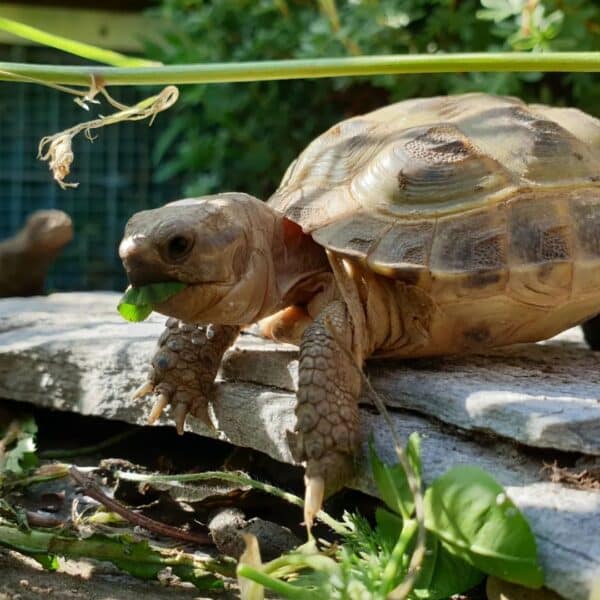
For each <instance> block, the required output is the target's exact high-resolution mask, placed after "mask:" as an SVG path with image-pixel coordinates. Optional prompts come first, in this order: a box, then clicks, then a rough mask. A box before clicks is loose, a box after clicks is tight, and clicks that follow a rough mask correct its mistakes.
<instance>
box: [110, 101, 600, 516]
mask: <svg viewBox="0 0 600 600" xmlns="http://www.w3.org/2000/svg"><path fill="white" fill-rule="evenodd" d="M120 256H121V258H122V260H123V264H124V267H125V269H126V272H127V275H128V278H129V281H130V283H131V285H132V286H134V288H135V287H140V286H145V285H147V284H154V283H159V282H182V283H185V284H187V286H186V287H185V288H184V289H183V290H182V291H179V292H177V293H176V294H175V295H173V296H172V297H170V298H168V299H166V300H164V301H162V302H158V303H157V304H156V305H155V306H154V308H155V310H157V311H158V312H160V313H163V314H165V315H168V316H170V317H171V318H170V319H169V320H168V321H167V326H166V330H165V333H163V335H162V337H161V338H160V340H159V345H158V349H157V353H156V355H155V357H154V359H153V368H152V370H151V372H150V376H149V380H148V382H146V383H145V384H144V385H143V386H142V387H141V388H140V389H139V390H138V392H137V396H144V395H146V394H148V393H150V392H154V394H155V395H156V396H157V403H156V405H155V408H154V409H153V410H152V413H151V421H154V420H155V419H156V418H157V416H158V415H159V414H160V412H161V411H162V409H163V408H164V407H165V406H166V405H167V404H168V403H170V404H171V405H172V411H173V416H174V419H175V421H176V424H177V428H178V430H179V431H180V432H181V431H183V425H184V421H185V418H186V415H187V414H188V413H191V414H193V415H195V416H196V417H199V418H200V419H202V420H204V421H206V422H209V421H210V418H209V416H208V408H207V407H208V404H209V402H210V400H211V398H212V396H213V392H214V387H213V379H214V377H215V375H216V373H217V369H218V367H219V363H220V361H221V359H222V356H223V354H224V352H225V350H226V349H227V348H228V347H229V346H230V345H231V344H232V343H233V342H234V340H235V339H236V337H237V335H238V333H239V332H240V329H241V328H242V327H244V326H247V325H249V324H252V323H256V322H259V325H260V328H261V331H262V332H263V334H264V335H266V336H268V337H270V338H273V339H275V340H282V341H286V342H292V343H296V344H298V345H299V346H300V357H299V379H298V392H297V406H296V409H295V413H296V417H297V424H296V428H295V432H294V433H293V434H292V435H291V436H290V446H291V449H292V452H293V455H294V456H295V458H296V459H297V460H298V461H299V462H302V463H304V465H305V483H306V500H307V502H306V508H305V518H306V522H307V523H308V524H309V525H310V523H311V522H312V519H313V517H314V515H315V513H316V511H317V510H318V509H319V508H320V506H321V504H322V502H323V498H324V496H326V495H328V494H330V493H332V492H333V491H335V490H337V489H339V488H340V487H341V486H342V485H343V484H344V482H346V481H347V480H348V478H349V477H350V476H351V474H352V467H353V456H354V454H355V451H356V448H357V446H358V444H359V441H360V436H359V415H358V408H357V400H358V397H359V393H360V391H361V383H362V379H361V367H362V365H363V363H364V361H365V360H366V359H367V358H370V357H397V358H404V357H423V356H432V355H444V354H454V353H464V352H474V351H479V350H482V349H485V348H491V347H495V346H502V345H506V344H514V343H517V342H532V341H537V340H542V339H545V338H548V337H550V336H553V335H555V334H556V333H558V332H560V331H561V330H564V329H566V328H568V327H571V326H573V325H575V324H579V323H582V322H583V321H585V320H587V319H589V318H591V317H593V316H594V315H596V314H597V313H599V312H600V121H599V120H597V119H595V118H594V117H592V116H590V115H588V114H585V113H584V112H581V111H580V110H577V109H574V108H552V107H549V106H543V105H539V104H531V105H527V104H526V103H524V102H522V101H521V100H519V99H517V98H513V97H499V96H493V95H488V94H483V93H477V94H466V95H457V96H441V97H434V98H426V99H413V100H406V101H403V102H399V103H397V104H392V105H390V106H387V107H384V108H381V109H379V110H375V111H374V112H371V113H369V114H365V115H363V116H358V117H354V118H350V119H347V120H345V121H342V122H341V123H339V124H337V125H335V126H333V127H332V128H331V129H329V130H328V131H326V132H325V133H323V134H322V135H321V136H319V137H317V138H316V139H315V140H314V141H313V142H312V143H310V144H309V145H308V147H307V148H306V149H305V150H304V151H303V152H302V153H301V154H300V155H299V157H298V158H297V159H296V160H295V161H294V162H293V163H292V164H291V165H290V167H289V168H288V170H287V172H286V174H285V176H284V177H283V180H282V182H281V184H280V186H279V188H278V189H277V190H276V191H275V193H274V194H273V195H272V196H271V198H270V199H269V200H268V201H267V202H262V201H260V200H258V199H256V198H254V197H252V196H249V195H247V194H243V193H223V194H218V195H212V196H206V197H203V198H193V199H185V200H180V201H176V202H173V203H171V204H168V205H166V206H164V207H162V208H158V209H155V210H148V211H143V212H140V213H137V214H135V215H134V216H133V217H132V218H131V219H130V220H129V222H128V223H127V226H126V230H125V237H124V239H123V241H122V243H121V246H120Z"/></svg>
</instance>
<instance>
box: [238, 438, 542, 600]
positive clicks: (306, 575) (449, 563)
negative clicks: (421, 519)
mask: <svg viewBox="0 0 600 600" xmlns="http://www.w3.org/2000/svg"><path fill="white" fill-rule="evenodd" d="M406 455H407V456H408V457H409V461H410V464H411V468H412V469H413V471H414V472H415V473H416V474H417V475H418V477H420V464H421V461H420V444H419V438H418V436H417V435H416V434H413V435H412V436H411V438H410V439H409V442H408V444H407V448H406ZM371 465H372V469H373V475H374V477H375V481H376V483H377V487H378V489H379V492H380V494H381V497H382V498H383V500H384V502H385V504H386V506H387V508H379V509H378V510H377V513H376V524H375V525H374V526H373V525H371V524H370V523H369V522H368V521H367V520H365V519H364V518H362V517H361V516H360V515H357V514H348V513H347V514H346V515H345V518H344V522H345V525H346V528H345V530H344V529H340V528H338V531H339V532H340V533H341V535H342V544H341V546H340V547H339V548H332V549H331V550H330V552H329V553H328V554H324V553H323V552H319V551H318V550H317V548H316V546H315V544H314V543H312V542H311V543H308V544H306V545H304V546H302V547H300V548H299V549H297V550H296V551H295V552H293V553H291V554H288V555H285V556H282V557H280V558H277V559H275V560H273V561H271V562H270V563H266V564H264V565H259V566H257V565H256V564H253V565H245V564H244V563H243V561H241V562H240V566H239V567H238V575H241V576H243V577H247V578H249V579H251V580H252V581H254V582H256V583H260V584H262V585H264V586H265V587H267V588H269V589H271V590H272V591H274V592H276V593H278V594H279V595H281V596H282V597H284V598H304V597H306V596H307V594H309V593H310V595H311V596H313V597H314V598H318V599H321V598H323V600H325V599H326V598H340V599H346V598H372V599H374V600H377V599H381V600H383V599H385V598H388V597H394V590H396V588H397V587H398V586H399V585H400V584H401V582H402V581H403V579H405V577H406V576H407V573H408V568H409V564H410V559H411V555H412V553H413V552H414V550H415V535H416V532H417V521H416V519H415V512H414V511H415V509H414V501H413V498H411V494H410V493H409V491H408V479H407V475H406V473H405V472H404V470H403V469H402V468H401V467H400V465H392V466H388V465H386V464H385V463H383V462H382V461H381V460H380V459H379V457H378V456H377V453H376V452H375V450H374V448H373V446H371ZM388 509H389V510H388ZM425 525H426V528H427V552H426V553H425V555H424V558H423V561H422V564H421V568H420V571H419V575H418V577H417V579H416V581H415V585H414V587H413V589H412V591H410V592H409V595H408V598H411V599H412V600H442V599H444V598H448V597H449V596H452V595H453V594H458V593H461V592H464V591H466V590H469V589H470V588H472V587H473V586H475V585H476V584H477V583H479V582H480V581H482V579H483V578H484V576H485V574H494V575H497V576H499V577H501V578H503V579H505V580H508V581H512V582H515V583H519V584H522V585H525V586H528V587H533V588H537V587H540V586H541V585H542V584H543V574H542V571H541V568H540V566H539V563H538V558H537V548H536V543H535V538H534V537H533V534H532V532H531V529H530V527H529V525H528V523H527V521H526V520H525V518H524V517H523V516H522V515H521V513H520V512H519V510H518V509H517V508H516V506H515V505H514V504H513V503H512V501H511V500H510V499H509V498H508V497H507V496H506V493H505V492H504V490H503V489H502V487H501V486H500V485H499V484H498V483H497V482H496V481H495V480H494V479H493V478H492V477H491V476H490V475H489V474H487V473H486V472H485V471H482V470H481V469H479V468H476V467H468V466H460V467H455V468H453V469H450V470H449V471H448V472H447V473H446V474H444V475H442V476H441V477H439V478H438V479H436V480H435V481H434V482H433V483H432V484H431V486H430V487H429V488H428V489H427V491H426V492H425ZM390 595H391V596H390Z"/></svg>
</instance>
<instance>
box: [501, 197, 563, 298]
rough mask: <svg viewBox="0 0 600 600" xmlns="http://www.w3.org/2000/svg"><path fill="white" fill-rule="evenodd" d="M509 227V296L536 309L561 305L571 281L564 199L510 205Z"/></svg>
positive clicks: (526, 199)
mask: <svg viewBox="0 0 600 600" xmlns="http://www.w3.org/2000/svg"><path fill="white" fill-rule="evenodd" d="M509 227H510V236H511V239H510V257H509V264H510V267H511V268H510V273H511V274H510V281H509V293H510V294H511V296H512V297H513V298H515V299H518V300H520V301H521V302H523V303H526V304H531V305H535V306H554V305H556V304H559V303H560V302H564V301H565V299H567V298H568V296H569V295H570V292H571V282H572V278H573V261H572V257H573V228H572V223H571V218H570V215H569V211H568V205H566V206H565V203H564V197H563V196H561V195H560V194H553V195H551V196H548V195H544V196H542V197H534V196H533V195H532V196H530V197H527V196H525V197H521V198H520V199H519V200H518V201H513V202H512V203H511V210H510V225H509Z"/></svg>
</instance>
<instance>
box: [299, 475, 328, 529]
mask: <svg viewBox="0 0 600 600" xmlns="http://www.w3.org/2000/svg"><path fill="white" fill-rule="evenodd" d="M304 485H305V486H306V493H305V496H304V524H305V525H306V529H307V530H308V532H309V533H310V530H311V529H312V526H313V523H314V521H315V517H316V516H317V513H318V512H319V511H320V510H321V508H323V499H324V497H325V480H324V479H323V478H322V477H320V476H316V477H315V476H313V477H308V476H307V477H305V478H304Z"/></svg>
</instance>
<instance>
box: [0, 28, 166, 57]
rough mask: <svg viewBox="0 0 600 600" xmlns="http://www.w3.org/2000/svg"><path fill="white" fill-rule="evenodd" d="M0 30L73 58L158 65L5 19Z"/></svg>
mask: <svg viewBox="0 0 600 600" xmlns="http://www.w3.org/2000/svg"><path fill="white" fill-rule="evenodd" d="M0 30H4V31H8V32H9V33H12V34H13V35H16V36H18V37H21V38H24V39H26V40H31V41H33V42H37V43H38V44H42V45H44V46H50V47H51V48H58V50H62V51H63V52H68V53H69V54H74V55H75V56H81V57H82V58H87V59H89V60H94V61H98V62H103V63H107V64H109V65H114V66H115V67H149V66H158V65H159V64H160V63H156V62H155V61H151V60H145V59H143V58H133V57H129V56H125V55H123V54H120V53H118V52H113V51H112V50H104V49H103V48H97V47H96V46H92V45H90V44H85V43H83V42H77V41H75V40H71V39H69V38H65V37H62V36H60V35H55V34H53V33H48V32H47V31H42V30H41V29H37V27H31V26H30V25H26V24H25V23H19V22H18V21H13V20H12V19H6V18H5V17H0Z"/></svg>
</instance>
